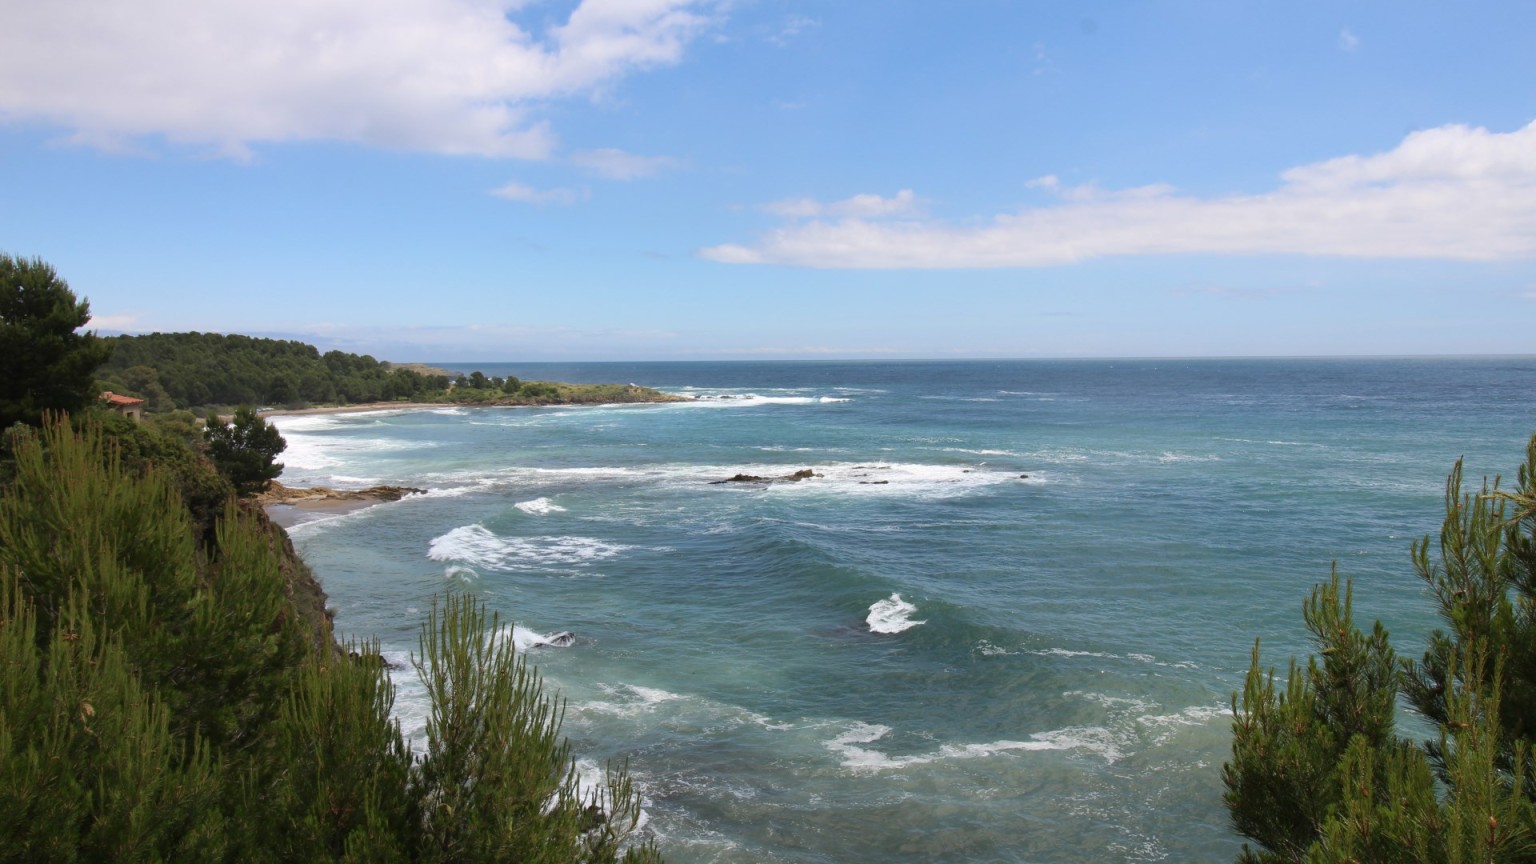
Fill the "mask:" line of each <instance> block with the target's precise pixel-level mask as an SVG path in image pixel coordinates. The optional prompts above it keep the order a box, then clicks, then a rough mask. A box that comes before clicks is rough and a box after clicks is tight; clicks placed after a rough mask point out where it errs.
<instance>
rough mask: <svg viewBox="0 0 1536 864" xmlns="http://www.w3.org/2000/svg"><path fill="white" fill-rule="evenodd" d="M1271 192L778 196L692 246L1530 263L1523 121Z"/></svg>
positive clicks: (1287, 181)
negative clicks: (959, 202)
mask: <svg viewBox="0 0 1536 864" xmlns="http://www.w3.org/2000/svg"><path fill="white" fill-rule="evenodd" d="M1280 180H1281V182H1280V183H1279V185H1278V186H1277V188H1275V189H1274V190H1272V191H1269V192H1263V193H1259V194H1253V195H1232V196H1224V197H1211V198H1202V197H1197V196H1193V195H1186V194H1181V193H1180V192H1179V191H1178V190H1177V189H1175V188H1173V187H1171V186H1167V185H1152V186H1145V187H1139V188H1133V189H1123V190H1102V189H1099V188H1097V187H1095V186H1092V185H1086V186H1076V187H1064V186H1062V185H1061V184H1060V183H1059V182H1058V181H1056V179H1055V178H1054V177H1050V176H1047V177H1044V178H1040V179H1038V180H1036V181H1033V182H1032V183H1031V185H1032V186H1033V187H1035V188H1039V189H1044V190H1047V191H1048V192H1051V193H1052V194H1054V195H1055V196H1056V197H1057V201H1056V202H1055V203H1052V204H1049V205H1046V206H1041V207H1030V208H1024V209H1022V210H1018V211H1016V212H1009V213H1002V214H997V215H994V216H991V217H989V218H981V219H975V220H969V221H964V222H959V223H951V222H942V221H937V220H932V219H926V218H921V217H920V216H919V215H917V214H915V213H914V212H913V210H912V209H911V208H910V207H907V208H902V207H891V208H889V212H876V211H879V210H880V209H881V208H880V207H878V206H877V207H871V208H869V209H867V210H865V211H864V212H859V209H858V207H856V206H852V205H849V202H855V201H860V200H865V199H868V200H870V201H873V202H891V201H898V200H902V199H903V198H904V196H906V200H909V201H915V200H916V198H915V196H912V194H911V193H910V192H906V191H904V192H903V193H901V194H900V195H898V196H897V197H896V199H883V198H880V196H855V197H854V198H849V199H844V201H842V202H834V203H832V204H820V203H818V202H816V201H813V200H809V199H803V200H797V201H790V202H777V203H776V204H773V205H770V206H769V208H768V209H769V210H770V211H771V212H774V213H776V214H778V215H780V216H783V217H785V218H788V219H794V220H806V219H809V220H811V221H795V222H791V223H790V224H788V225H786V226H783V227H781V228H779V229H777V230H775V231H771V232H769V233H768V234H766V235H765V236H763V237H762V238H761V239H760V240H758V241H757V242H756V243H752V244H725V245H719V246H711V247H709V248H706V249H703V250H700V253H699V254H700V255H702V256H703V257H705V258H708V259H711V260H714V261H721V262H726V263H736V264H787V265H794V266H802V267H822V268H867V269H924V268H927V269H951V268H954V269H958V268H1002V267H1043V266H1051V265H1061V264H1070V263H1073V262H1077V261H1086V260H1090V259H1094V258H1104V257H1110V256H1123V255H1170V254H1200V253H1206V254H1220V255H1273V254H1295V255H1317V256H1337V257H1347V258H1421V259H1442V260H1459V261H1496V260H1514V259H1524V258H1531V257H1536V123H1532V124H1530V125H1528V126H1526V127H1524V128H1522V129H1519V130H1516V131H1514V132H1507V133H1497V132H1490V131H1488V130H1487V129H1482V128H1473V127H1468V126H1460V125H1455V126H1442V127H1439V128H1435V129H1428V130H1424V131H1420V132H1415V133H1413V134H1411V135H1409V136H1408V137H1407V138H1405V139H1404V140H1403V141H1402V142H1401V143H1400V144H1399V145H1398V146H1397V147H1395V148H1394V149H1392V150H1389V151H1386V152H1384V153H1376V154H1372V155H1366V156H1359V155H1352V156H1342V157H1339V158H1337V159H1330V160H1327V161H1324V162H1317V163H1313V164H1308V165H1301V166H1298V167H1296V168H1292V169H1290V170H1289V171H1286V172H1284V173H1283V174H1282V175H1281V177H1280Z"/></svg>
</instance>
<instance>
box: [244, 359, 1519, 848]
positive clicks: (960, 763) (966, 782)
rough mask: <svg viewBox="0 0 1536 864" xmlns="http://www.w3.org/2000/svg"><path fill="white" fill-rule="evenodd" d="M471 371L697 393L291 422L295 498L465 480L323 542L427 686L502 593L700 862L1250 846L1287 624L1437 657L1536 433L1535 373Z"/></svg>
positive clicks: (1371, 363) (355, 630)
mask: <svg viewBox="0 0 1536 864" xmlns="http://www.w3.org/2000/svg"><path fill="white" fill-rule="evenodd" d="M439 365H444V366H447V367H449V368H455V369H457V368H458V366H457V364H452V363H448V364H439ZM475 368H478V369H480V370H481V371H483V372H485V373H486V374H488V375H509V374H510V375H516V376H518V377H519V378H523V379H525V380H539V379H549V380H567V381H573V382H593V383H605V382H621V383H622V382H635V383H638V384H641V385H645V386H651V387H657V388H659V389H662V390H664V391H666V392H670V393H675V394H678V395H682V396H686V397H690V399H691V401H688V402H683V403H675V404H658V405H624V406H598V407H581V408H566V407H551V408H440V409H431V410H414V411H404V410H401V411H377V412H368V413H361V414H334V415H309V416H284V417H279V418H276V420H275V422H276V423H277V424H278V426H279V428H280V430H281V431H282V433H283V435H284V436H285V438H286V439H287V441H288V449H287V451H286V452H285V453H284V454H283V456H282V461H284V463H285V465H286V468H285V471H284V474H283V476H282V481H283V482H284V483H285V484H288V485H297V486H303V485H327V486H340V487H347V486H367V485H374V484H380V483H388V484H394V485H402V486H411V487H418V488H425V489H428V490H429V492H428V493H427V494H425V495H415V496H410V497H408V498H406V499H403V500H401V501H399V502H394V503H390V504H384V505H380V506H376V507H371V508H368V509H366V510H361V511H357V512H355V513H350V514H348V515H345V516H341V517H333V518H326V519H320V520H317V521H313V522H306V523H301V524H299V525H297V526H295V527H294V528H293V529H291V533H292V535H293V537H294V541H295V544H296V546H297V547H298V549H299V551H300V552H301V553H302V554H303V555H304V557H305V558H306V560H308V561H309V562H310V564H311V566H312V567H313V568H314V570H315V572H316V574H317V575H318V576H319V578H320V579H321V581H322V583H323V584H324V586H325V589H326V591H327V592H328V593H329V595H330V602H331V605H332V606H333V607H334V608H335V610H336V622H337V626H338V628H339V630H340V631H341V634H342V635H343V636H345V637H358V638H367V639H377V640H379V641H380V643H381V646H382V650H383V651H384V653H385V655H386V657H387V658H389V659H391V660H393V661H397V662H398V663H402V664H404V665H405V667H406V668H408V660H409V657H410V652H411V651H412V650H413V649H414V648H415V647H416V642H417V635H418V628H419V626H420V623H421V621H422V619H423V618H424V617H425V615H426V613H427V611H428V610H429V609H430V608H431V604H432V601H433V597H434V596H438V595H442V594H444V593H447V592H470V593H473V594H474V595H476V596H477V597H480V598H482V599H483V600H484V601H485V602H486V603H487V604H489V606H490V607H491V608H493V609H495V610H497V611H498V612H499V613H500V615H501V618H502V621H503V624H504V625H505V627H506V633H507V635H508V636H509V637H510V638H512V639H514V640H515V642H516V644H517V645H518V647H519V648H520V649H521V650H523V651H525V653H526V656H527V657H528V658H529V659H530V661H531V662H532V663H534V664H535V665H537V666H538V668H539V670H540V671H541V673H542V674H543V675H544V677H545V680H546V683H547V686H548V687H549V688H550V689H552V690H554V691H557V692H558V693H559V695H560V697H561V698H563V699H564V700H566V702H567V711H566V719H565V726H564V729H565V732H566V734H567V735H568V736H569V737H570V738H571V740H572V743H573V746H574V751H575V753H576V754H577V755H578V757H579V758H580V760H581V764H582V766H583V768H584V770H586V771H588V772H592V771H594V770H595V767H594V766H596V765H599V764H601V763H602V762H604V761H605V760H610V759H628V760H629V765H630V770H631V772H632V774H633V775H634V777H635V778H636V780H637V784H638V786H639V788H640V789H641V790H642V791H643V794H644V796H645V799H646V800H645V810H646V822H645V828H644V830H645V831H646V832H647V833H649V834H650V835H651V836H653V837H654V838H656V840H657V842H658V843H659V845H660V846H661V848H662V850H663V851H664V853H665V854H666V856H667V858H668V860H669V861H673V862H749V861H750V862H763V861H766V862H864V861H869V862H930V861H953V862H961V861H1014V862H1025V861H1028V862H1103V861H1178V862H1206V861H1209V862H1217V861H1230V860H1232V858H1233V857H1234V855H1235V854H1236V852H1237V851H1238V849H1239V848H1240V846H1241V838H1239V837H1236V836H1235V835H1233V834H1232V833H1231V831H1230V828H1229V827H1228V823H1227V818H1226V813H1225V811H1224V810H1223V808H1222V806H1221V791H1222V790H1221V782H1220V768H1221V764H1222V761H1223V760H1224V759H1225V758H1226V756H1227V753H1228V751H1229V747H1230V722H1231V716H1230V703H1231V697H1232V692H1233V690H1234V689H1235V688H1237V687H1239V686H1240V685H1241V683H1242V679H1243V674H1244V672H1245V671H1246V669H1247V666H1248V661H1249V655H1250V652H1251V650H1252V648H1253V644H1254V640H1255V638H1262V645H1263V650H1264V662H1265V664H1266V665H1272V666H1278V667H1280V669H1281V670H1283V669H1284V667H1285V664H1286V661H1287V659H1288V657H1289V656H1290V655H1291V654H1292V653H1297V652H1301V651H1304V650H1305V649H1306V647H1307V643H1306V633H1305V630H1304V629H1303V627H1302V624H1301V616H1300V609H1301V603H1302V600H1303V598H1304V597H1305V596H1306V593H1307V591H1308V589H1309V588H1310V586H1311V585H1313V584H1314V583H1316V582H1318V581H1322V580H1325V579H1326V578H1327V576H1328V572H1329V567H1330V566H1331V565H1332V564H1333V563H1334V562H1337V564H1338V567H1339V570H1340V573H1341V575H1344V576H1347V577H1350V578H1353V579H1354V580H1355V585H1356V598H1355V606H1356V614H1357V616H1359V617H1361V618H1362V619H1363V620H1364V621H1366V622H1369V621H1370V620H1372V619H1375V618H1381V619H1382V620H1383V621H1384V622H1385V623H1386V625H1387V626H1388V629H1389V630H1391V632H1392V634H1393V638H1394V642H1395V643H1396V645H1397V648H1398V650H1399V652H1400V653H1405V654H1410V655H1413V654H1417V653H1419V652H1420V651H1421V650H1422V645H1423V639H1424V636H1425V634H1427V632H1428V631H1429V629H1430V628H1432V627H1433V626H1435V621H1434V618H1433V615H1432V612H1431V610H1430V608H1429V605H1428V602H1427V600H1426V597H1425V592H1424V591H1423V589H1422V587H1421V585H1420V584H1419V583H1418V582H1417V580H1416V578H1415V577H1414V575H1413V573H1412V568H1411V565H1410V563H1409V558H1408V546H1409V544H1410V543H1411V542H1412V541H1414V540H1416V539H1420V538H1422V537H1424V536H1425V535H1432V534H1434V533H1435V532H1437V531H1438V529H1439V520H1440V516H1441V512H1442V496H1443V492H1444V479H1445V475H1446V474H1447V472H1448V471H1449V470H1450V468H1451V466H1452V463H1453V462H1454V461H1455V460H1456V459H1457V458H1458V457H1461V456H1465V458H1466V465H1467V468H1466V474H1467V476H1468V477H1469V478H1481V477H1482V476H1484V475H1493V474H1499V473H1502V474H1505V475H1506V476H1513V473H1514V468H1515V466H1516V465H1517V464H1518V462H1519V460H1520V459H1521V458H1522V457H1523V454H1524V447H1525V443H1526V441H1527V439H1528V438H1529V436H1530V435H1531V433H1532V432H1533V431H1536V404H1533V402H1532V399H1531V397H1530V394H1531V393H1533V392H1536V359H1532V358H1475V359H1340V360H1138V361H1125V360H1115V361H1110V360H1102V361H995V362H994V361H987V362H982V361H973V362H943V363H940V362H905V363H886V362H862V363H650V364H617V363H611V364H602V363H592V364H480V365H478V366H465V367H464V371H472V370H473V369H475ZM804 469H810V471H811V473H812V476H810V477H804V478H802V479H799V480H789V479H785V478H788V477H789V476H791V475H793V474H795V473H796V472H800V471H802V470H804ZM737 475H749V476H756V477H763V478H769V479H767V480H763V481H758V482H729V483H718V482H717V481H721V480H725V479H727V478H731V477H734V476H737ZM395 676H396V677H395V683H396V687H397V699H396V709H397V712H398V714H399V716H400V718H401V721H402V724H403V725H404V727H405V728H406V730H407V731H408V733H410V734H412V735H415V736H418V737H419V735H420V732H421V728H422V725H423V724H424V722H425V707H424V703H423V694H422V691H421V688H420V687H419V686H418V685H417V684H416V682H415V681H414V679H413V677H412V675H411V673H409V672H397V673H395Z"/></svg>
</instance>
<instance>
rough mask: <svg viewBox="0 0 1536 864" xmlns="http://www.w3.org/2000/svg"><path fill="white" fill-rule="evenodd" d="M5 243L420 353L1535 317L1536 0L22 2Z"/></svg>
mask: <svg viewBox="0 0 1536 864" xmlns="http://www.w3.org/2000/svg"><path fill="white" fill-rule="evenodd" d="M0 22H3V25H0V253H5V254H9V255H13V256H20V257H27V258H33V257H37V258H42V259H43V260H45V261H47V262H48V263H50V264H51V265H53V266H54V267H55V268H56V269H57V270H58V272H59V274H60V276H61V277H63V278H64V279H65V280H66V281H68V283H69V285H70V287H71V288H72V289H73V290H74V291H75V293H76V294H78V295H80V296H82V297H85V298H87V299H88V300H89V302H90V304H91V311H92V313H93V315H94V318H93V319H92V322H91V324H90V325H89V326H90V327H92V328H94V329H96V330H98V331H99V332H102V333H117V332H129V333H139V332H154V331H160V332H172V331H187V330H198V331H205V332H207V331H213V332H225V333H245V334H251V335H265V336H276V337H281V338H293V339H300V340H303V341H306V342H310V343H312V344H315V345H318V346H320V347H321V348H322V350H329V349H333V348H335V349H341V350H347V351H356V352H359V353H369V354H372V355H374V356H376V357H378V358H379V359H385V360H393V361H398V362H407V361H475V360H479V361H487V362H490V361H539V360H560V361H570V360H723V359H772V360H792V359H841V358H870V359H897V358H963V357H978V358H988V357H1020V358H1029V357H1162V356H1178V357H1189V356H1308V355H1324V356H1335V355H1434V354H1531V353H1536V341H1533V338H1532V334H1536V51H1533V50H1532V46H1533V45H1536V2H1530V0H1505V2H1483V0H1468V2H1459V3H1447V2H1444V0H1436V2H1422V0H1403V2H1396V3H1380V2H1361V0H1327V2H1323V0H1297V2H1291V3H1259V2H1251V0H1144V2H1130V0H1118V2H1107V0H1106V2H1096V0H1080V2H1076V0H1075V2H1062V0H1006V2H1005V0H953V2H949V3H934V2H916V0H819V2H818V0H580V2H571V0H565V2H553V0H549V2H540V0H263V2H261V3H251V2H248V0H238V2H236V0H137V2H134V3H122V2H121V0H50V2H46V3H40V2H36V0H0Z"/></svg>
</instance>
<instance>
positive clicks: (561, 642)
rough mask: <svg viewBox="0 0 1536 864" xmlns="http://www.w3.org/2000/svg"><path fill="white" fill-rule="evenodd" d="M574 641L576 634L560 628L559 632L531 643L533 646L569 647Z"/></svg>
mask: <svg viewBox="0 0 1536 864" xmlns="http://www.w3.org/2000/svg"><path fill="white" fill-rule="evenodd" d="M575 642H576V634H575V633H572V632H571V631H569V630H561V631H560V632H559V633H551V634H549V635H548V636H545V637H544V638H543V639H540V640H539V641H537V642H535V643H533V645H532V647H534V648H569V647H571V645H572V644H574V643H575Z"/></svg>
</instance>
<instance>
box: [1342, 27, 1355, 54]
mask: <svg viewBox="0 0 1536 864" xmlns="http://www.w3.org/2000/svg"><path fill="white" fill-rule="evenodd" d="M1359 47H1360V37H1358V36H1356V35H1355V34H1353V33H1351V32H1350V31H1349V28H1348V27H1346V28H1344V29H1343V30H1340V31H1339V48H1340V50H1343V51H1348V52H1351V53H1353V52H1354V50H1355V49H1357V48H1359Z"/></svg>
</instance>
